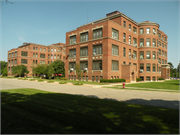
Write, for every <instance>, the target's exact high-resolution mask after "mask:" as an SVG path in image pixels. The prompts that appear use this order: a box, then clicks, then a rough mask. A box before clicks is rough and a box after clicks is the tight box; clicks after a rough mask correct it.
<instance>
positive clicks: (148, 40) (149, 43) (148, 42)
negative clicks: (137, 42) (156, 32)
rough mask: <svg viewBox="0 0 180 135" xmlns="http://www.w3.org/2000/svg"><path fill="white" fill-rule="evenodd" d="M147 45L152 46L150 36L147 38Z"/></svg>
mask: <svg viewBox="0 0 180 135" xmlns="http://www.w3.org/2000/svg"><path fill="white" fill-rule="evenodd" d="M146 46H151V42H150V38H147V39H146Z"/></svg>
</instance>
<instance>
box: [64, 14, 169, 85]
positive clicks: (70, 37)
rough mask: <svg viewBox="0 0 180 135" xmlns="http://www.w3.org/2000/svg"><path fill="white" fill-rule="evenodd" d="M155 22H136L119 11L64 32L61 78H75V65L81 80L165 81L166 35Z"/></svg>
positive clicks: (166, 76)
mask: <svg viewBox="0 0 180 135" xmlns="http://www.w3.org/2000/svg"><path fill="white" fill-rule="evenodd" d="M159 27H160V25H159V24H157V23H155V22H149V21H144V22H141V23H137V22H135V21H134V20H132V19H131V18H129V17H128V16H126V15H124V14H123V13H121V12H119V11H115V12H112V13H109V14H107V15H106V17H105V18H103V19H100V20H97V21H94V22H92V23H88V24H85V25H83V26H80V27H78V28H77V29H76V30H73V31H70V32H67V33H66V45H67V46H66V54H67V56H66V64H65V67H66V68H65V69H66V71H65V75H66V78H69V79H70V80H75V79H76V78H77V74H76V64H79V65H80V69H81V70H82V71H83V77H82V78H81V80H86V81H88V80H89V81H99V80H100V79H102V78H103V79H115V78H123V79H126V80H127V81H128V82H132V81H136V78H142V79H143V80H144V81H152V80H153V81H155V80H157V79H158V78H160V77H163V78H165V79H169V77H170V68H169V65H168V64H167V48H168V42H167V35H166V34H165V33H164V32H163V31H161V30H160V29H159Z"/></svg>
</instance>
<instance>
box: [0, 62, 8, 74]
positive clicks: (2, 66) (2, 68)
mask: <svg viewBox="0 0 180 135" xmlns="http://www.w3.org/2000/svg"><path fill="white" fill-rule="evenodd" d="M0 64H1V74H3V71H4V68H6V69H7V62H5V61H0Z"/></svg>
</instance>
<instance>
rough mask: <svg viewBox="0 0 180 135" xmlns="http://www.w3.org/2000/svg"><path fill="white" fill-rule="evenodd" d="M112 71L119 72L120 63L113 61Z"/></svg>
mask: <svg viewBox="0 0 180 135" xmlns="http://www.w3.org/2000/svg"><path fill="white" fill-rule="evenodd" d="M112 70H119V61H115V60H112Z"/></svg>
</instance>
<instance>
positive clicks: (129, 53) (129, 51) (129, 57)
mask: <svg viewBox="0 0 180 135" xmlns="http://www.w3.org/2000/svg"><path fill="white" fill-rule="evenodd" d="M129 58H130V59H131V49H129Z"/></svg>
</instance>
